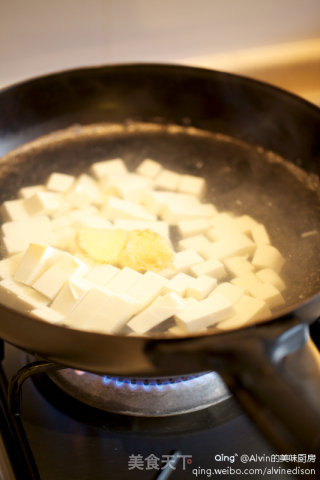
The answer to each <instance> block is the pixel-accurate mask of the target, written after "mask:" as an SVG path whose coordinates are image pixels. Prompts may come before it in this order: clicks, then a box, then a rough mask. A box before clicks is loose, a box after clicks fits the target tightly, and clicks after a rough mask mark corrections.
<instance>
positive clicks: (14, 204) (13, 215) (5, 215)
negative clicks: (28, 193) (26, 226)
mask: <svg viewBox="0 0 320 480" xmlns="http://www.w3.org/2000/svg"><path fill="white" fill-rule="evenodd" d="M0 213H1V217H2V219H3V220H4V221H5V222H14V221H19V220H26V219H29V218H30V215H29V213H28V212H27V210H26V209H25V207H24V200H22V199H18V200H8V201H6V202H3V204H2V205H1V208H0Z"/></svg>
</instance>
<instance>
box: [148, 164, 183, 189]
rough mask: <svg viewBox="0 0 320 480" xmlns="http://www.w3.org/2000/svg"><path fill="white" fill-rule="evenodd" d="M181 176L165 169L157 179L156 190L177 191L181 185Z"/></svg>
mask: <svg viewBox="0 0 320 480" xmlns="http://www.w3.org/2000/svg"><path fill="white" fill-rule="evenodd" d="M180 176H181V175H180V174H179V173H176V172H173V171H171V170H168V169H166V168H164V169H162V170H161V171H160V173H159V174H158V175H157V177H156V178H155V183H154V185H155V188H158V189H160V190H161V189H162V190H172V191H176V190H177V189H178V185H179V183H180Z"/></svg>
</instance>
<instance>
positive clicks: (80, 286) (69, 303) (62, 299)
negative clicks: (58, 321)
mask: <svg viewBox="0 0 320 480" xmlns="http://www.w3.org/2000/svg"><path fill="white" fill-rule="evenodd" d="M93 287H94V285H93V284H92V282H89V281H87V280H86V279H83V278H77V277H70V278H69V279H68V280H67V281H66V282H65V284H64V285H63V287H62V288H61V290H60V291H59V292H58V294H57V296H56V297H55V299H54V300H53V302H52V303H51V305H50V307H51V308H52V310H54V311H55V312H58V313H60V314H61V315H63V316H65V315H68V314H69V313H70V312H71V310H72V309H73V308H74V307H75V305H76V303H77V302H78V300H79V299H80V298H81V297H82V296H83V295H84V294H85V293H86V292H87V291H88V290H90V288H93Z"/></svg>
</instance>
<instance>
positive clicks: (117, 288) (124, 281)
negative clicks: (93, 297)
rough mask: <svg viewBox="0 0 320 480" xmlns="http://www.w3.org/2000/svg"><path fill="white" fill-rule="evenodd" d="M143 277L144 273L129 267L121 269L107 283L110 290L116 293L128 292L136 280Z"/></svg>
mask: <svg viewBox="0 0 320 480" xmlns="http://www.w3.org/2000/svg"><path fill="white" fill-rule="evenodd" d="M142 277H143V274H142V273H139V272H137V271H136V270H133V269H132V268H129V267H124V268H123V269H121V270H120V271H119V272H118V273H117V274H116V275H115V276H114V277H113V278H111V280H109V281H108V282H107V284H106V287H107V289H108V290H109V291H111V292H114V293H126V292H127V290H129V288H131V287H132V286H133V285H134V284H135V283H136V282H138V281H139V280H140V279H141V278H142Z"/></svg>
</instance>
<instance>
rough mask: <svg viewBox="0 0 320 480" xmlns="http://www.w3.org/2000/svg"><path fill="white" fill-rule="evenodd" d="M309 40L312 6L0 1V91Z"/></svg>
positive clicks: (279, 0) (233, 0) (317, 18)
mask: <svg viewBox="0 0 320 480" xmlns="http://www.w3.org/2000/svg"><path fill="white" fill-rule="evenodd" d="M315 37H320V1H319V0H264V1H262V0H238V1H237V0H223V1H221V0H194V1H191V0H51V1H48V0H0V85H7V84H9V83H13V82H16V81H19V80H21V79H24V78H28V77H32V76H36V75H39V74H42V73H47V72H52V71H57V70H61V69H66V68H72V67H76V66H85V65H95V64H102V63H119V62H136V61H153V62H172V61H174V60H175V59H179V58H183V57H188V56H192V57H195V56H197V55H207V54H209V55H211V54H215V53H219V52H227V51H232V50H237V49H242V48H247V47H254V46H262V45H271V44H276V43H281V42H289V41H295V40H302V39H309V38H315Z"/></svg>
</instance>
